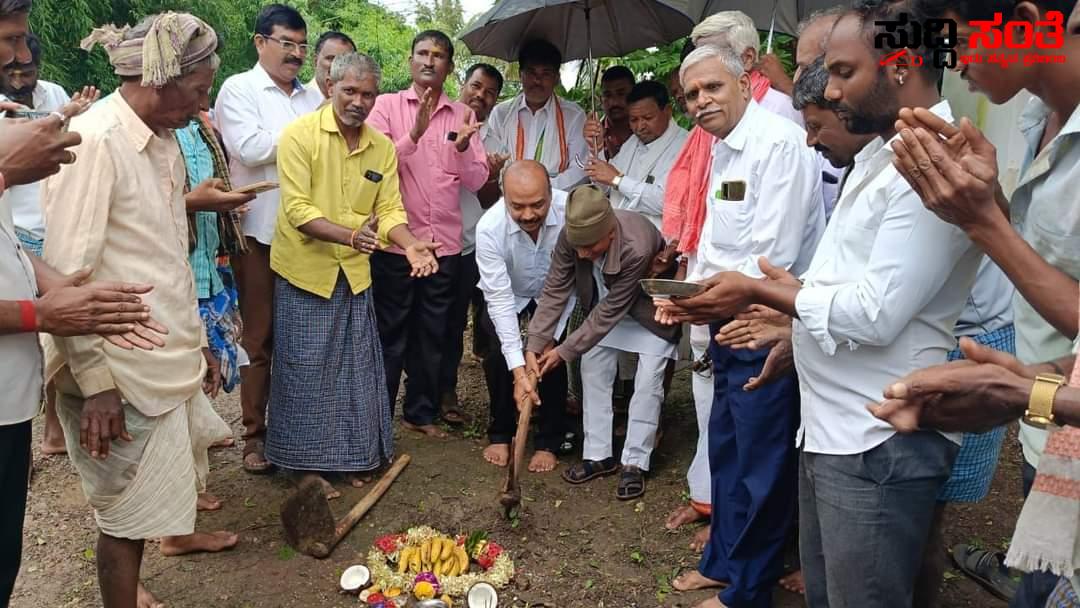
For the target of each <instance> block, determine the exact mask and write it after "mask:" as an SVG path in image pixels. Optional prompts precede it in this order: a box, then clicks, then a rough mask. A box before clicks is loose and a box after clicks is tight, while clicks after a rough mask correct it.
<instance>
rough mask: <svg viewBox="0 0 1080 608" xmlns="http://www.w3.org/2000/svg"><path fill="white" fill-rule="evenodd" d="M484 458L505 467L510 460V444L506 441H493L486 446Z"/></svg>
mask: <svg viewBox="0 0 1080 608" xmlns="http://www.w3.org/2000/svg"><path fill="white" fill-rule="evenodd" d="M484 460H486V461H488V462H490V463H491V464H493V465H495V466H497V467H505V466H506V465H507V463H509V462H510V446H509V445H508V444H505V443H493V444H491V445H489V446H487V447H486V448H484Z"/></svg>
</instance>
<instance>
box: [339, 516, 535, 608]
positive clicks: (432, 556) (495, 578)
mask: <svg viewBox="0 0 1080 608" xmlns="http://www.w3.org/2000/svg"><path fill="white" fill-rule="evenodd" d="M367 568H368V569H369V571H370V574H371V581H372V583H373V584H372V586H371V587H370V588H368V589H367V590H365V592H362V593H361V594H360V598H361V599H362V600H363V601H365V602H366V603H367V605H368V606H378V605H380V603H381V605H383V606H384V607H385V608H390V606H391V602H393V601H394V600H396V599H397V598H404V600H407V599H408V598H409V597H412V598H413V599H415V600H416V601H418V602H432V601H433V600H434V601H438V602H441V603H442V604H445V605H446V606H449V607H452V606H453V602H452V598H455V597H456V598H463V597H465V596H466V595H467V594H470V593H472V591H470V590H472V589H476V588H477V587H480V586H483V587H482V589H484V588H490V589H491V592H492V593H494V591H495V590H496V589H501V588H504V587H505V586H506V584H507V583H509V582H510V579H511V578H513V576H514V562H513V560H511V559H510V556H509V554H508V553H507V552H506V551H505V550H504V549H503V548H502V547H501V546H499V545H498V544H497V543H495V542H494V541H491V540H488V538H487V533H485V532H474V533H472V534H470V535H468V536H465V535H463V534H458V535H455V536H450V535H447V534H443V533H442V532H439V531H438V530H435V529H434V528H431V527H428V526H418V527H415V528H410V529H409V530H407V531H406V532H404V533H401V534H388V535H386V536H382V537H380V538H378V539H376V540H375V543H374V546H372V548H371V550H370V551H369V552H368V558H367ZM476 593H478V594H483V593H485V591H483V590H481V591H477V592H476ZM478 597H479V596H478ZM403 605H404V602H403ZM415 605H418V606H419V605H423V606H432V607H433V606H436V604H434V603H430V604H428V603H424V604H419V603H418V604H415ZM479 605H480V606H485V604H484V603H481V604H479ZM494 605H495V604H491V606H494Z"/></svg>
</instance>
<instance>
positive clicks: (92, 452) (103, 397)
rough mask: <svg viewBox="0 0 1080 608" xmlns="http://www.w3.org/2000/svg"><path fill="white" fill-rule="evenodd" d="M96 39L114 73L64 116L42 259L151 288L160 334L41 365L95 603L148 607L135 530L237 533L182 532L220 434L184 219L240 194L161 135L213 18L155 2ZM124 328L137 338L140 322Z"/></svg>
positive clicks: (185, 115) (179, 540)
mask: <svg viewBox="0 0 1080 608" xmlns="http://www.w3.org/2000/svg"><path fill="white" fill-rule="evenodd" d="M94 44H101V45H102V46H103V47H105V50H106V52H107V53H108V55H109V61H110V62H111V63H112V65H113V68H114V70H115V72H116V74H117V75H118V76H120V78H121V85H120V88H119V89H118V90H117V91H116V92H115V93H113V94H112V95H110V96H109V97H106V98H105V99H103V100H102V101H100V102H99V103H98V104H96V105H95V106H94V107H92V108H91V109H90V110H89V111H88V112H87V113H86V114H84V115H82V116H80V117H78V118H76V119H75V120H73V121H72V124H71V128H72V129H73V130H78V131H79V132H80V133H81V134H82V137H83V140H82V143H81V144H80V145H79V146H77V147H76V148H75V152H76V154H77V157H78V161H77V162H76V163H75V164H73V165H71V166H69V167H66V168H65V170H63V171H61V172H60V173H58V174H57V175H55V176H53V177H51V178H49V179H48V180H47V181H46V182H45V184H44V186H43V188H42V200H43V203H44V207H45V220H46V223H47V225H48V226H49V229H50V232H51V234H53V235H55V237H54V238H52V239H50V240H49V241H48V242H47V243H46V249H45V258H46V259H47V260H49V261H50V263H51V264H53V265H55V267H56V268H57V269H59V270H61V271H62V272H71V271H74V270H77V269H80V268H89V269H91V270H92V272H93V274H92V275H91V276H92V277H93V278H94V279H99V280H101V279H106V280H119V279H121V278H122V279H124V280H129V281H137V282H140V283H147V284H154V285H157V287H156V288H155V289H154V290H153V291H152V292H150V293H149V294H147V295H146V296H144V301H145V302H146V303H148V304H150V305H151V306H152V307H153V309H154V316H155V318H156V319H157V320H159V321H160V322H161V323H162V324H164V325H165V326H166V327H168V339H167V340H166V341H164V342H163V343H161V344H160V345H159V347H158V348H155V349H154V350H152V351H150V352H142V351H130V350H124V349H122V348H116V347H114V346H113V345H112V344H107V343H105V341H104V340H103V339H102V338H99V337H69V338H60V337H54V338H49V339H47V340H46V343H45V352H46V377H47V378H51V379H53V380H55V382H56V387H57V391H58V393H59V395H58V398H57V405H56V409H57V414H58V416H59V418H60V422H61V424H62V425H63V427H64V435H65V437H66V440H67V451H68V454H70V455H71V462H72V464H74V466H75V469H76V470H77V471H78V472H79V476H80V478H81V479H82V485H83V490H84V492H85V493H86V497H87V500H88V501H89V502H90V505H91V506H92V507H93V508H94V516H95V519H96V521H97V524H98V528H99V529H100V534H99V537H98V544H97V563H98V582H99V584H100V586H101V596H102V600H103V603H104V605H105V606H106V607H107V608H113V607H115V606H124V607H128V606H130V607H134V606H136V602H138V605H140V606H141V605H152V604H153V603H154V601H153V598H152V597H151V596H150V595H149V593H148V592H146V590H145V589H143V588H142V587H141V586H140V585H139V564H140V562H141V559H142V552H143V541H144V540H145V539H147V538H162V543H161V550H162V552H163V553H165V554H166V555H177V554H181V553H187V552H192V551H220V550H222V549H226V548H229V547H232V546H234V545H235V544H236V541H237V538H236V535H234V534H229V533H226V532H217V533H212V534H211V533H198V534H196V533H194V529H195V512H196V503H197V500H198V493H199V492H201V491H203V490H204V489H205V485H206V476H207V473H208V460H207V453H206V450H207V448H208V447H209V446H210V444H212V443H213V442H215V441H218V440H221V439H223V438H225V437H227V436H228V435H229V434H230V431H229V427H228V426H227V425H226V424H225V423H224V422H223V421H222V420H221V418H219V417H218V415H217V414H216V413H215V412H214V410H213V408H212V407H211V405H210V402H209V400H207V398H206V396H205V395H204V393H203V387H204V381H205V380H206V379H207V369H208V366H207V362H206V360H205V359H204V352H207V350H206V349H207V342H206V334H205V332H204V331H203V326H202V321H201V319H200V318H199V313H198V309H197V307H196V294H195V286H194V280H193V277H192V274H191V269H190V267H189V266H188V262H187V260H188V238H189V235H188V223H187V215H186V208H187V206H188V205H193V206H197V205H206V204H214V202H215V201H216V202H218V203H220V202H221V201H222V200H223V199H228V197H235V196H237V195H235V194H231V193H225V192H221V191H219V190H217V189H214V188H207V187H205V186H204V187H199V185H197V184H187V183H186V181H187V180H186V171H185V168H184V162H183V159H182V157H181V153H180V148H179V146H178V145H177V142H176V140H175V138H174V136H173V134H172V129H179V128H181V127H184V126H185V125H187V124H188V122H190V120H191V119H192V118H193V117H195V116H196V115H197V114H198V113H199V112H200V110H206V109H207V108H208V106H209V93H210V86H211V85H212V84H213V81H214V73H215V71H216V69H217V67H218V63H219V60H218V57H217V55H216V53H215V50H216V49H217V35H216V34H215V33H214V30H213V29H211V28H210V27H209V26H208V25H207V24H206V23H204V22H202V21H200V20H199V19H197V18H195V17H193V16H191V15H188V14H184V13H164V14H161V15H155V16H152V17H148V18H146V19H145V20H143V21H142V22H141V23H139V24H138V25H136V26H135V27H124V28H122V29H119V28H116V27H115V26H111V25H110V26H106V27H103V28H99V29H96V30H94V32H93V33H92V34H91V35H90V36H89V37H87V38H86V39H85V40H84V41H83V48H90V47H92V46H93V45H94ZM188 190H191V193H190V194H188V195H187V196H186V197H185V192H186V191H188ZM72 192H78V193H80V195H79V196H77V197H72V196H71V193H72ZM185 198H187V199H188V200H185ZM195 199H199V200H195ZM135 333H136V334H137V335H136V336H135V339H136V340H145V337H143V334H144V333H145V329H144V328H142V327H140V328H138V329H136V332H135Z"/></svg>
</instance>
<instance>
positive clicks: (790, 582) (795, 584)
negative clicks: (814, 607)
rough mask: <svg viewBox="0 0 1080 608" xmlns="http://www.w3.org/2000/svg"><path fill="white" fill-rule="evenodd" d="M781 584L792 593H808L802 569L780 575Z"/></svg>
mask: <svg viewBox="0 0 1080 608" xmlns="http://www.w3.org/2000/svg"><path fill="white" fill-rule="evenodd" d="M780 586H781V587H783V588H784V589H787V590H788V591H790V592H792V593H798V594H799V595H806V582H805V581H803V577H802V570H796V571H794V572H792V573H791V574H788V575H787V576H782V577H780Z"/></svg>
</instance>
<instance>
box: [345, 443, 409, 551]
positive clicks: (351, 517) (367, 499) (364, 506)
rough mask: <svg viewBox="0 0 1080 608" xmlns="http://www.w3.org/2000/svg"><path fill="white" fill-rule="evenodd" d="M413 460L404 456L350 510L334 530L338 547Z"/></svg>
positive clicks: (406, 455)
mask: <svg viewBox="0 0 1080 608" xmlns="http://www.w3.org/2000/svg"><path fill="white" fill-rule="evenodd" d="M411 460H412V457H410V456H409V455H408V454H402V455H401V456H400V457H399V458H398V459H397V460H396V461H395V462H394V464H393V465H391V466H390V468H389V469H387V471H386V473H384V474H383V476H382V479H380V480H379V481H378V483H376V484H375V486H374V487H372V488H371V490H370V491H369V492H368V493H367V494H365V495H364V497H363V498H361V499H360V502H358V503H356V505H355V506H354V507H353V508H351V509H349V512H348V513H346V514H345V517H343V518H341V521H339V522H338V524H337V526H335V528H334V544H335V545H336V544H337V543H338V542H339V541H340V540H341V539H342V538H344V537H345V535H346V534H348V533H349V530H352V529H353V526H355V525H356V522H358V521H360V518H361V517H363V516H364V515H365V514H367V512H368V511H370V510H371V507H373V506H375V503H376V502H378V501H379V499H380V498H382V495H383V494H385V493H386V491H387V490H388V489H389V488H390V484H392V483H394V480H395V479H397V476H398V475H400V474H401V471H403V470H404V469H405V466H406V465H408V464H409V461H411Z"/></svg>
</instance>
